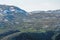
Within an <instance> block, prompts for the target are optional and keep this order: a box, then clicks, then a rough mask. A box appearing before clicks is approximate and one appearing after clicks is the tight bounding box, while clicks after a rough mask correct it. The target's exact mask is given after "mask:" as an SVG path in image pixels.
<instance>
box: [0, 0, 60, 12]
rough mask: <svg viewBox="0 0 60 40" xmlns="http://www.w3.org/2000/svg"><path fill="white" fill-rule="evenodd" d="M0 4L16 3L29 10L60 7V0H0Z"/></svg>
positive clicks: (15, 4)
mask: <svg viewBox="0 0 60 40" xmlns="http://www.w3.org/2000/svg"><path fill="white" fill-rule="evenodd" d="M0 4H6V5H14V6H17V7H20V8H21V9H24V10H26V11H28V12H29V11H35V10H55V9H60V0H0Z"/></svg>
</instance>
